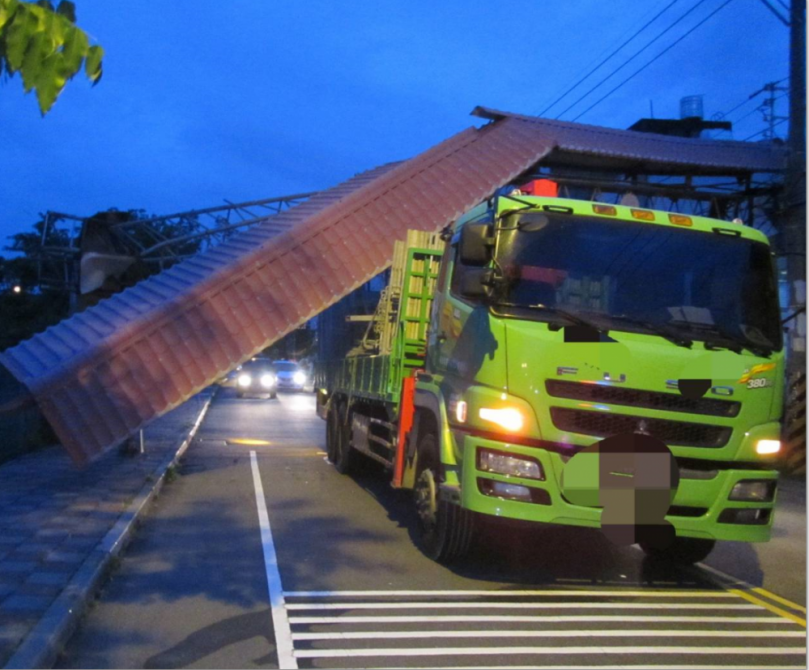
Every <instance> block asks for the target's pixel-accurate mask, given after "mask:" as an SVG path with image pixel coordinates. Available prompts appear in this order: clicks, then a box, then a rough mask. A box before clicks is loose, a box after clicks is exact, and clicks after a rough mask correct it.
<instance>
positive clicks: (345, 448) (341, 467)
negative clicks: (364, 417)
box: [332, 403, 356, 475]
mask: <svg viewBox="0 0 809 670" xmlns="http://www.w3.org/2000/svg"><path fill="white" fill-rule="evenodd" d="M335 414H336V415H337V422H336V428H337V431H336V438H337V439H336V440H335V442H334V447H335V449H334V459H333V460H332V463H334V468H335V469H336V470H337V472H339V473H340V474H341V475H347V474H349V473H350V472H351V469H352V467H353V464H354V460H355V457H356V454H355V453H354V450H353V449H352V448H351V423H350V421H349V414H348V407H346V404H345V403H340V405H339V407H338V409H337V412H335Z"/></svg>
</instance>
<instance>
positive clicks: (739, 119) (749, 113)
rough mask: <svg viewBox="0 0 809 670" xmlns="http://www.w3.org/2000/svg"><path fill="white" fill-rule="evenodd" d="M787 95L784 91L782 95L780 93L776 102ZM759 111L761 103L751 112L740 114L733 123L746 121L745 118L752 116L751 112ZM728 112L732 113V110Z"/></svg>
mask: <svg viewBox="0 0 809 670" xmlns="http://www.w3.org/2000/svg"><path fill="white" fill-rule="evenodd" d="M786 97H787V94H786V93H784V94H782V95H779V96H778V97H777V98H775V102H777V101H778V100H781V99H782V98H786ZM750 99H751V100H752V98H750ZM759 111H761V105H759V106H758V107H754V108H753V109H751V110H750V111H749V112H747V114H744V115H742V116H740V117H739V118H738V119H736V120H735V121H733V122H732V123H741V122H742V121H744V120H745V119H746V118H747V117H748V116H750V115H751V114H755V113H756V112H759ZM728 113H730V112H728Z"/></svg>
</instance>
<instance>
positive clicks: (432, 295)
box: [316, 190, 784, 563]
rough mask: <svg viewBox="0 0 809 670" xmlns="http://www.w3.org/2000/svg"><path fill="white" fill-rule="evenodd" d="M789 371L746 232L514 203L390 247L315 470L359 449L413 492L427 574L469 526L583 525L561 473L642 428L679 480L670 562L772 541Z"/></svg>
mask: <svg viewBox="0 0 809 670" xmlns="http://www.w3.org/2000/svg"><path fill="white" fill-rule="evenodd" d="M783 377H784V354H783V345H782V331H781V324H780V313H779V306H778V292H777V282H776V276H775V271H774V263H773V257H772V253H771V250H770V247H769V244H768V241H767V238H766V237H765V236H764V235H763V234H762V233H761V232H759V231H758V230H756V229H754V228H751V227H748V226H745V225H742V223H741V222H740V221H734V222H728V221H723V220H718V219H710V218H705V217H700V216H690V215H684V214H678V213H672V212H665V211H655V210H651V209H646V208H642V207H629V206H621V205H613V204H606V203H600V202H591V201H584V200H573V199H562V198H557V197H538V196H527V195H523V194H522V192H521V191H519V190H514V191H511V192H510V194H509V195H501V196H497V197H493V198H492V199H490V200H489V201H487V202H485V203H483V204H481V205H480V206H478V207H476V208H475V209H473V210H472V211H470V212H468V213H467V214H466V215H464V216H463V217H461V218H460V219H459V220H458V221H457V222H455V224H454V225H453V226H450V227H448V228H447V229H445V231H443V232H442V233H441V234H440V235H438V234H435V235H432V234H426V233H419V232H416V231H411V233H410V234H409V236H408V239H407V241H406V242H397V244H396V252H395V257H394V261H393V265H392V269H391V277H390V281H389V283H388V285H387V287H386V288H385V289H384V290H383V291H382V294H381V299H380V303H379V307H378V309H377V312H376V314H375V315H374V316H373V318H372V319H370V323H369V324H368V330H367V332H366V335H365V338H364V339H363V341H362V343H360V344H359V345H358V346H357V347H355V349H353V350H352V351H351V352H350V353H349V354H348V355H347V356H346V357H344V358H342V359H340V360H337V361H328V362H324V363H323V364H322V365H321V366H320V369H319V371H318V375H317V382H316V392H317V408H318V414H319V416H321V417H322V418H324V419H325V420H326V443H327V451H328V456H329V459H330V460H331V462H332V463H333V464H334V466H335V467H336V468H337V470H338V471H340V472H343V473H345V472H348V471H349V470H350V469H351V467H352V464H353V463H354V462H355V460H356V459H357V458H358V457H359V454H364V455H365V456H366V457H369V458H371V459H373V460H376V461H379V462H381V463H383V464H384V465H385V466H386V468H387V469H388V471H389V472H390V473H391V476H392V483H393V486H394V487H397V488H405V489H412V490H413V491H414V500H415V505H416V510H417V512H418V518H419V523H420V528H421V543H422V548H423V550H424V551H425V552H426V553H427V554H428V555H429V556H430V557H432V558H434V559H435V560H438V561H441V562H450V561H452V560H454V559H456V558H458V557H460V556H462V555H463V554H464V553H465V552H466V551H467V550H468V549H469V547H470V546H471V544H472V543H473V542H474V538H475V528H476V524H477V523H478V522H479V520H480V517H481V515H487V516H489V517H499V518H501V519H511V520H521V521H525V522H537V523H550V524H561V525H569V526H584V527H593V528H598V527H599V526H600V516H601V512H602V509H601V508H600V507H599V506H597V505H591V506H586V505H575V504H572V503H571V502H570V501H569V500H568V499H567V498H566V497H565V495H564V490H563V487H562V472H563V469H564V467H565V465H566V463H567V462H568V461H569V460H570V459H571V457H573V456H574V455H575V454H576V453H578V452H580V451H581V450H583V449H584V448H586V447H587V446H588V445H592V444H593V443H595V442H597V441H599V440H600V439H602V438H605V437H609V436H612V435H616V434H626V433H642V434H647V435H652V436H655V437H656V438H659V439H660V440H662V441H663V442H665V444H666V445H667V446H668V447H669V448H670V449H671V452H672V453H673V455H674V457H675V458H676V462H677V466H678V468H679V477H680V479H679V487H678V488H677V489H676V496H675V497H674V499H673V501H672V504H671V506H670V507H669V510H668V513H667V515H666V520H667V521H668V522H670V523H671V524H672V525H673V526H674V529H675V530H676V539H675V541H674V544H673V545H672V546H671V547H670V549H669V550H668V551H667V552H666V556H667V558H669V559H671V560H675V561H679V562H684V563H693V562H696V561H699V560H702V559H703V558H704V557H705V556H707V554H708V553H709V552H710V551H711V549H712V548H713V546H714V544H715V542H716V541H717V540H737V541H745V542H763V541H767V540H768V539H769V538H770V533H771V529H772V523H773V513H774V505H775V498H776V485H777V471H776V465H777V463H778V458H779V451H780V447H781V444H780V423H779V419H780V417H781V413H782V406H783V381H782V380H783ZM624 474H627V473H624ZM628 474H629V475H630V476H633V474H634V475H636V474H637V473H628ZM644 550H645V551H647V553H650V554H652V555H654V554H655V550H654V548H650V547H644ZM658 558H659V556H658Z"/></svg>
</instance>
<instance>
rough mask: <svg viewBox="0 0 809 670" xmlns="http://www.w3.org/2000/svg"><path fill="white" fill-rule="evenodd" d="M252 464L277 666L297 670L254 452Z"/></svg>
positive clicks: (251, 456)
mask: <svg viewBox="0 0 809 670" xmlns="http://www.w3.org/2000/svg"><path fill="white" fill-rule="evenodd" d="M250 465H251V467H252V470H253V486H254V487H255V490H256V507H257V508H258V523H259V526H260V528H261V546H262V548H263V549H264V569H265V571H266V572H267V590H268V592H269V596H270V608H271V609H272V625H273V630H274V631H275V650H276V653H277V654H278V667H279V668H280V669H281V670H295V669H296V668H297V667H298V662H297V661H296V660H295V651H294V647H293V644H292V630H291V628H290V626H289V618H288V616H287V612H286V608H285V606H284V589H283V586H282V585H281V573H280V572H279V571H278V557H277V556H276V554H275V545H274V544H273V541H272V530H271V529H270V515H269V512H268V511H267V500H266V499H265V497H264V486H263V485H262V483H261V473H260V472H259V469H258V459H257V458H256V452H255V451H251V452H250Z"/></svg>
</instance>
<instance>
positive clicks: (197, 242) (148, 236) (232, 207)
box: [36, 191, 316, 293]
mask: <svg viewBox="0 0 809 670" xmlns="http://www.w3.org/2000/svg"><path fill="white" fill-rule="evenodd" d="M315 193H316V192H314V191H313V192H309V193H297V194H294V195H285V196H280V197H275V198H265V199H263V200H251V201H249V202H240V203H231V202H228V203H227V204H225V205H221V206H218V207H208V208H206V209H192V210H189V211H186V212H179V213H176V214H168V215H165V216H156V217H149V218H141V219H137V218H135V219H132V220H122V221H119V222H114V223H110V224H109V225H108V230H109V234H110V237H111V241H112V243H113V244H114V245H115V247H116V248H117V249H118V250H119V251H120V252H121V253H124V254H128V255H131V256H133V257H135V258H136V259H138V260H141V261H145V262H147V263H149V264H150V265H154V266H155V269H159V270H163V269H165V268H167V267H169V266H171V265H173V264H174V263H175V262H177V261H178V260H182V259H184V258H187V257H188V256H189V255H190V254H189V253H188V249H189V248H193V253H197V252H199V251H205V250H207V249H209V248H211V247H214V246H216V245H217V244H220V243H221V242H223V241H225V240H226V239H228V237H230V235H232V234H233V233H234V232H235V231H237V230H241V229H244V228H247V227H249V226H252V225H255V224H257V223H262V222H268V220H269V219H270V218H271V217H273V216H275V215H277V214H280V213H281V212H282V211H284V210H287V209H289V208H290V207H294V206H295V205H298V204H300V203H302V202H304V201H306V200H307V199H308V198H309V197H311V196H312V195H314V194H315ZM109 214H111V215H114V214H119V215H121V218H123V217H124V216H125V213H124V212H115V211H114V210H113V211H111V212H109ZM96 216H97V215H96ZM92 218H96V217H79V216H75V215H72V214H64V213H61V212H51V211H49V212H46V213H45V215H44V217H43V220H44V225H43V227H42V233H41V236H40V246H39V248H38V249H37V251H36V258H37V267H38V283H39V288H40V289H45V290H63V291H68V292H71V293H78V291H79V261H80V258H81V253H82V235H83V233H84V231H85V227H86V224H87V222H88V221H89V220H90V219H92ZM268 225H269V226H270V227H272V223H271V222H268ZM287 228H288V224H279V225H278V226H277V232H278V233H281V232H284V231H285V230H286V229H287ZM178 233H179V234H178ZM55 239H58V240H59V243H58V244H54V243H53V240H55Z"/></svg>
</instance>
